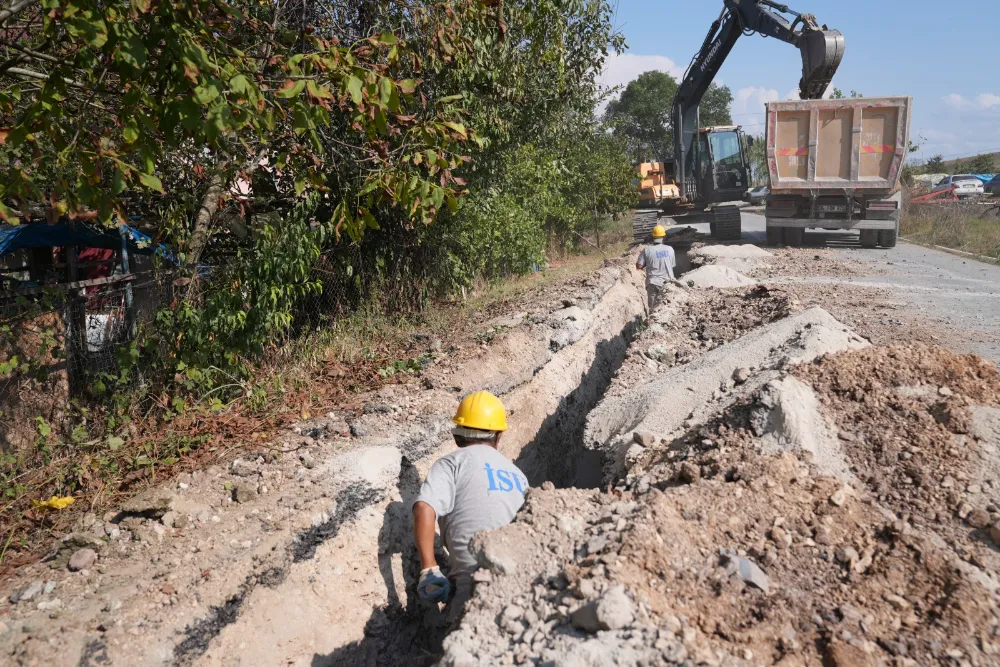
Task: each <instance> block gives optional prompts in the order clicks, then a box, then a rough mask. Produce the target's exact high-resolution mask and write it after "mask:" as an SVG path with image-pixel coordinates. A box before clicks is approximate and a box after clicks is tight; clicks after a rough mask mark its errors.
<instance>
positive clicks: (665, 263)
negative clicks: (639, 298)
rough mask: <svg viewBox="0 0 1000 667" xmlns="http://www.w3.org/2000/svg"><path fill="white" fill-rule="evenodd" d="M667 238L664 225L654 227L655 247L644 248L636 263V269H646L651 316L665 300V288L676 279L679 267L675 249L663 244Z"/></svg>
mask: <svg viewBox="0 0 1000 667" xmlns="http://www.w3.org/2000/svg"><path fill="white" fill-rule="evenodd" d="M666 236H667V230H666V229H665V228H664V227H663V225H657V226H655V227H653V245H648V246H646V247H645V248H643V249H642V251H640V252H639V258H638V259H637V260H636V262H635V268H637V269H646V298H647V299H648V300H649V314H650V315H652V314H653V309H654V308H656V304H657V303H659V302H660V299H661V298H663V286H664V285H666V284H667V281H668V280H673V279H674V267H675V266H677V256H676V254H675V253H674V249H673V248H671V247H670V246H668V245H666V244H665V243H664V242H663V241H664V239H665V238H666Z"/></svg>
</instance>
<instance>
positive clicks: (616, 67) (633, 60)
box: [600, 53, 684, 88]
mask: <svg viewBox="0 0 1000 667" xmlns="http://www.w3.org/2000/svg"><path fill="white" fill-rule="evenodd" d="M652 70H659V71H661V72H666V73H667V74H669V75H671V76H672V77H674V78H675V79H677V80H678V81H680V80H681V78H682V77H683V76H684V68H683V67H681V66H680V65H678V64H677V63H675V62H674V61H673V60H671V59H670V58H668V57H666V56H656V55H653V56H641V55H638V54H636V53H622V54H616V53H612V54H610V55H609V56H608V59H607V61H606V62H605V63H604V71H603V72H601V77H600V81H601V83H602V84H604V85H605V86H607V87H608V88H614V87H615V86H620V85H624V84H627V83H628V82H629V81H632V80H633V79H635V78H636V77H638V76H639V75H640V74H642V73H643V72H649V71H652Z"/></svg>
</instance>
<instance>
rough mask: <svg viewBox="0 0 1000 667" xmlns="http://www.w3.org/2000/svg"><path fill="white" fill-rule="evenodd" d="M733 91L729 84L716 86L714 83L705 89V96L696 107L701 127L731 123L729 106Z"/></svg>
mask: <svg viewBox="0 0 1000 667" xmlns="http://www.w3.org/2000/svg"><path fill="white" fill-rule="evenodd" d="M732 104H733V93H732V91H731V90H729V86H717V85H715V84H714V83H713V84H711V85H710V86H709V87H708V90H706V91H705V97H703V98H702V100H701V105H700V106H699V107H698V119H699V121H700V123H701V126H702V127H711V126H713V125H732V124H733V116H732V113H731V107H732Z"/></svg>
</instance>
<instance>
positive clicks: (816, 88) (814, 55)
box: [799, 30, 844, 100]
mask: <svg viewBox="0 0 1000 667" xmlns="http://www.w3.org/2000/svg"><path fill="white" fill-rule="evenodd" d="M799 50H800V51H802V80H801V81H800V82H799V96H800V97H801V98H802V99H804V100H816V99H819V98H821V97H823V93H825V92H826V88H827V86H829V85H830V82H831V81H833V75H834V74H836V73H837V68H838V67H840V61H841V60H843V59H844V36H843V35H841V34H840V31H839V30H809V31H806V32H803V33H802V36H801V37H800V38H799Z"/></svg>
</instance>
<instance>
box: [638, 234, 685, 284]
mask: <svg viewBox="0 0 1000 667" xmlns="http://www.w3.org/2000/svg"><path fill="white" fill-rule="evenodd" d="M636 263H637V264H638V265H639V266H642V267H645V269H646V284H647V285H663V284H664V283H666V282H667V281H668V280H673V279H674V267H675V266H677V258H676V256H675V255H674V249H673V248H671V247H670V246H668V245H667V244H666V243H654V244H653V245H648V246H646V247H645V248H643V249H642V252H640V253H639V260H638V261H637V262H636Z"/></svg>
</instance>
